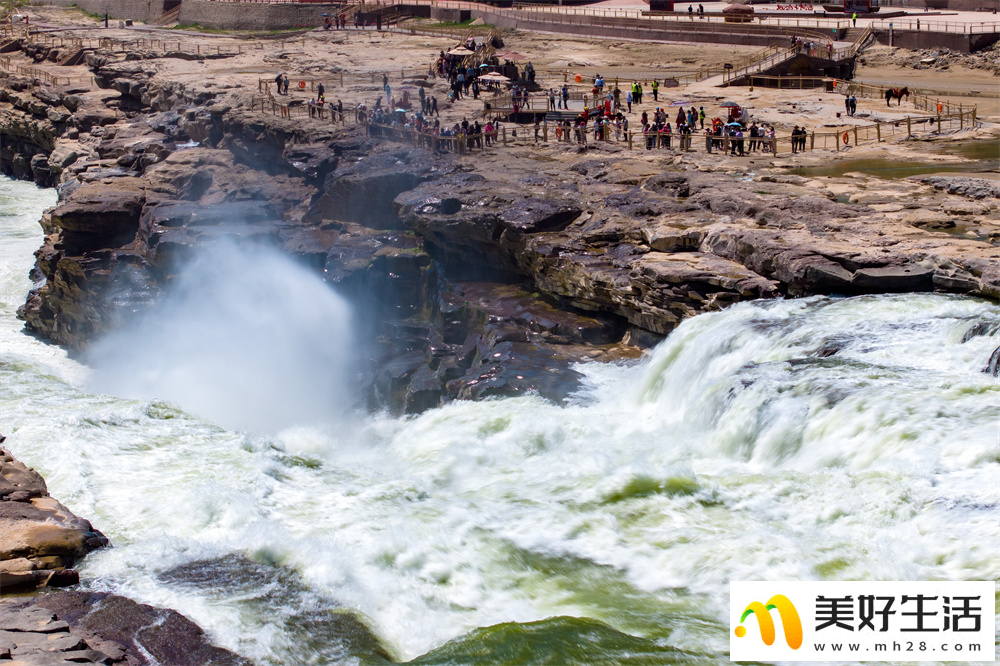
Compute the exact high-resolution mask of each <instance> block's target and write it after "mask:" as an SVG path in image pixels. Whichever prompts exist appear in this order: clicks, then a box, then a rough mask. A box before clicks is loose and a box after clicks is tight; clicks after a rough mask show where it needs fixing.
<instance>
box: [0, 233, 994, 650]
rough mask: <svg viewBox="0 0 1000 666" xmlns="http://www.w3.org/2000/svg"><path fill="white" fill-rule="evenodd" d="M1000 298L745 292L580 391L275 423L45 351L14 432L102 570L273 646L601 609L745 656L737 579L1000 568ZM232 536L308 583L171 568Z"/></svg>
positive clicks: (11, 398) (4, 393) (230, 640)
mask: <svg viewBox="0 0 1000 666" xmlns="http://www.w3.org/2000/svg"><path fill="white" fill-rule="evenodd" d="M4 232H5V233H6V232H7V229H6V227H5V230H4ZM258 259H259V258H258ZM29 263H30V262H29ZM289 279H290V280H291V281H292V282H295V283H296V284H297V281H298V280H299V278H298V277H294V278H289ZM250 284H253V281H252V280H251V281H250ZM238 287H239V285H238V284H237V285H234V286H233V288H234V289H237V294H236V295H235V296H234V295H233V294H229V295H228V296H227V298H234V297H235V298H236V299H237V300H239V299H241V298H242V296H240V295H239V294H238ZM278 291H279V292H280V291H281V290H280V289H279V290H278ZM281 293H284V292H281ZM314 300H315V297H312V298H311V299H310V302H312V301H314ZM264 307H267V306H264ZM212 308H214V309H215V310H219V311H225V310H226V304H225V300H224V299H223V300H215V301H213V305H212ZM195 310H197V308H195ZM254 310H256V308H254ZM333 310H336V308H332V310H331V311H333ZM174 312H176V311H174ZM269 315H274V313H269ZM180 316H181V315H177V317H180ZM226 316H229V315H226ZM236 319H237V320H240V317H239V316H238V313H237V316H236ZM292 319H293V320H294V318H292ZM334 319H335V320H336V321H340V322H342V321H343V319H342V318H336V317H335V318H334ZM273 321H274V326H275V327H277V328H278V329H280V328H281V322H282V321H284V318H283V317H281V316H273ZM998 321H1000V307H998V306H996V305H995V304H991V303H986V302H984V301H980V300H975V299H969V298H960V297H953V296H945V295H934V294H927V295H900V296H881V297H860V298H850V299H836V298H808V299H801V300H794V301H792V300H789V301H772V302H767V303H752V304H741V305H737V306H734V307H731V308H729V309H727V310H725V311H724V312H720V313H714V314H709V315H702V316H699V317H696V318H694V319H691V320H688V321H685V322H684V323H683V324H682V325H681V326H680V327H679V328H678V329H677V330H676V331H675V332H674V333H673V334H672V335H671V336H670V337H669V338H668V339H667V340H666V341H664V342H663V343H662V344H661V345H660V346H658V347H657V348H656V349H655V350H654V351H653V352H652V353H651V354H650V355H649V357H648V358H647V359H645V360H644V361H643V362H641V363H637V364H632V365H597V364H593V365H583V366H580V369H581V371H582V372H584V373H585V374H586V376H587V387H586V389H585V390H584V391H583V392H582V394H581V396H580V397H579V398H578V399H577V400H575V401H574V402H573V404H570V405H568V406H557V405H553V404H551V403H548V402H546V401H545V400H542V399H541V398H538V397H535V396H528V397H521V398H515V399H504V400H487V401H483V402H478V403H472V402H456V403H452V404H450V405H447V406H445V407H443V408H440V409H434V410H431V411H429V412H426V413H424V414H422V415H420V416H417V417H412V418H406V419H397V418H392V417H390V416H387V415H354V416H344V415H342V413H341V416H340V417H339V418H338V419H337V420H335V421H334V423H332V424H325V425H316V424H315V423H314V424H313V425H309V422H315V420H316V419H315V418H313V417H312V416H309V415H307V416H306V417H297V418H300V419H301V421H303V423H297V424H295V425H291V426H289V427H285V428H284V429H281V430H280V431H278V432H277V433H275V434H270V435H267V434H259V433H258V434H254V433H252V432H248V431H243V432H236V431H232V430H227V429H224V428H222V427H220V426H218V425H216V424H215V423H213V422H212V421H210V420H206V419H203V418H198V417H195V416H192V413H194V412H196V411H198V410H197V409H195V407H193V406H192V407H189V408H188V410H189V411H185V410H182V409H181V408H180V407H178V406H177V404H176V403H171V402H166V401H164V400H162V397H164V396H157V397H144V398H132V399H127V398H120V397H112V396H110V395H101V394H92V393H89V392H87V391H86V390H83V389H82V388H81V384H80V383H78V382H74V381H72V380H71V379H67V378H66V377H64V376H58V375H52V374H51V373H46V372H44V371H41V370H39V368H40V367H42V366H40V365H37V364H35V362H34V361H32V362H31V363H28V364H27V365H25V366H23V367H19V368H18V369H17V370H16V371H13V372H9V373H5V377H4V380H5V382H4V384H3V387H2V389H0V398H2V404H3V406H4V413H5V415H9V416H6V417H5V421H6V423H5V424H4V427H5V428H11V431H12V433H13V434H14V435H16V436H15V437H14V438H12V441H13V442H14V443H15V444H16V446H15V452H16V453H17V454H18V455H19V456H21V457H22V458H23V459H25V460H26V461H28V462H29V463H31V464H34V465H35V466H36V467H38V468H39V469H40V471H42V472H43V473H44V474H45V476H46V478H47V479H48V481H49V484H50V487H51V488H52V491H53V493H54V494H55V495H56V496H57V497H59V498H60V499H62V500H64V501H66V502H67V503H68V504H69V505H70V506H71V507H72V508H73V509H74V510H75V511H77V512H78V513H80V514H82V515H85V516H88V517H89V518H91V519H92V520H93V522H94V523H95V524H96V525H97V526H99V527H100V528H101V529H103V530H104V531H105V532H106V533H107V534H108V535H109V536H110V537H111V539H112V541H113V542H114V543H115V548H113V549H109V550H105V551H102V552H99V553H95V554H92V555H90V556H88V558H87V559H86V560H85V562H84V565H83V573H84V575H85V576H86V577H87V578H88V579H89V580H90V581H91V583H90V584H91V585H92V586H96V587H102V588H106V589H113V590H116V591H119V592H124V593H126V594H129V595H131V596H133V597H135V598H137V599H139V600H140V601H144V602H147V603H154V604H160V605H164V606H169V607H172V608H176V609H178V610H180V611H181V612H183V613H185V614H187V615H188V616H190V617H191V618H192V619H193V620H194V621H196V622H197V623H199V624H200V625H201V626H203V627H205V628H206V629H207V630H208V631H209V632H210V633H211V635H212V636H213V638H214V639H215V640H217V641H218V642H219V643H220V644H222V645H224V646H227V647H231V648H234V649H237V650H239V651H240V652H242V653H244V654H246V655H248V656H251V657H253V658H255V659H257V660H260V661H263V662H268V663H288V662H289V659H290V658H289V657H288V656H287V655H288V654H290V652H289V650H292V649H293V646H292V645H291V643H292V642H293V641H294V640H296V639H295V637H294V636H290V635H289V629H288V627H286V626H285V625H284V624H283V623H284V622H285V621H286V620H287V619H288V618H291V617H294V616H295V613H297V612H301V611H302V610H303V609H304V608H315V607H320V608H321V607H324V606H326V607H328V606H331V605H333V604H344V605H347V606H349V607H351V608H354V609H356V610H357V611H359V612H361V613H363V614H364V616H365V617H367V618H368V620H369V621H370V623H371V624H372V625H373V628H375V629H376V631H377V632H378V633H379V635H380V636H382V637H383V638H384V639H385V640H387V641H388V642H389V643H390V645H391V646H392V647H393V648H394V649H395V650H396V651H397V652H398V653H399V655H400V656H403V657H407V658H409V657H413V656H416V655H419V654H421V653H423V652H425V651H427V650H429V649H432V648H434V647H436V646H438V645H440V644H442V643H444V642H445V641H447V640H449V639H451V638H454V637H456V636H459V635H461V634H463V633H464V632H467V631H469V630H471V629H473V628H476V627H480V626H485V625H490V624H495V623H499V622H507V621H521V622H523V621H530V620H537V619H541V618H544V617H548V616H551V615H579V616H588V617H594V618H597V619H600V620H602V621H605V622H607V623H609V624H611V625H612V626H614V627H616V628H618V629H621V630H623V631H627V632H630V633H635V634H640V635H644V636H648V637H651V638H656V639H659V640H665V641H668V642H670V643H671V644H674V645H676V646H678V647H681V648H683V649H687V650H691V651H694V652H696V653H701V654H704V655H705V660H707V661H715V662H719V663H722V662H727V661H728V656H727V645H728V638H727V627H726V626H725V618H726V616H727V612H728V611H727V602H726V599H727V597H728V582H729V581H730V580H761V579H789V578H804V579H814V578H818V579H843V580H857V579H861V580H864V579H891V580H908V579H956V580H960V579H969V580H996V579H997V578H998V577H1000V552H998V549H997V546H996V544H997V543H998V541H1000V508H998V507H1000V429H998V415H1000V383H998V381H997V379H996V378H994V377H991V376H989V375H987V374H984V373H982V372H981V369H982V367H983V366H984V365H985V363H986V360H987V359H988V358H989V355H990V353H991V352H992V350H993V349H994V348H996V347H997V346H998V345H1000V335H997V334H996V333H994V334H992V335H982V336H977V337H973V338H971V339H970V340H968V341H966V342H962V341H961V339H962V336H963V334H964V333H965V332H966V331H967V330H969V328H970V327H971V326H972V325H973V324H975V323H977V322H998ZM4 325H5V326H7V325H8V324H7V323H6V322H5V323H4ZM177 325H179V323H178V324H177ZM316 325H318V326H327V325H334V327H335V328H336V325H335V324H330V322H329V320H326V319H323V318H319V319H317V320H316ZM284 335H286V334H285V333H282V334H281V335H279V338H281V336H284ZM337 335H338V336H339V335H340V333H338V334H337ZM335 337H336V336H335ZM283 339H286V340H287V339H293V338H287V337H286V338H283ZM307 339H310V338H309V337H308V336H307ZM338 339H343V338H338ZM31 344H32V345H36V344H38V343H36V342H34V341H32V343H31ZM129 344H130V345H131V344H134V343H133V342H129ZM195 347H197V345H195ZM45 349H48V348H45ZM187 351H190V348H187V349H185V352H187ZM202 351H204V353H205V354H206V355H207V356H211V355H214V354H216V353H217V351H216V350H214V349H211V348H209V349H208V350H197V349H195V352H197V353H201V352H202ZM3 354H4V357H3V358H4V361H5V362H6V361H7V358H8V356H7V352H6V350H4V351H3ZM259 354H261V355H264V354H265V352H264V351H261V352H259ZM29 355H30V354H29ZM209 360H211V359H207V360H206V362H208V361H209ZM342 361H343V359H342V358H341V357H338V356H337V354H330V355H329V356H328V357H323V358H322V360H316V361H315V362H313V363H312V364H311V366H310V364H306V365H307V366H310V367H302V366H298V367H297V368H296V370H295V372H297V373H303V374H304V375H310V374H313V373H327V372H329V373H333V374H336V373H337V372H341V371H342V370H343V368H342V366H341V367H339V368H338V367H336V364H338V363H342ZM260 362H261V363H262V364H265V363H266V362H267V360H266V359H262V360H261V361H260ZM133 363H136V364H137V366H136V367H137V369H142V365H141V363H139V362H138V361H133ZM324 363H330V364H331V365H330V366H327V365H324ZM306 379H307V377H306ZM295 380H296V378H295V373H291V374H290V375H288V376H280V375H279V376H276V377H274V378H273V379H272V381H273V382H275V383H277V384H278V386H277V387H276V388H277V389H279V390H284V389H287V390H291V387H287V386H286V385H285V382H289V381H295ZM229 395H230V396H232V395H236V396H240V395H241V394H239V393H235V394H233V393H230V394H229ZM166 397H168V398H170V397H171V396H166ZM172 399H173V400H175V401H177V402H180V400H179V399H178V398H177V397H173V398H172ZM240 399H242V398H240ZM199 400H208V398H199ZM315 409H318V411H319V412H320V413H321V414H323V413H327V410H325V409H323V408H322V407H319V408H315ZM334 411H337V410H335V409H334ZM201 413H203V414H208V412H207V411H202V412H201ZM286 423H287V421H286ZM234 552H235V553H242V554H245V555H247V556H249V557H250V558H251V559H253V560H255V561H257V562H262V563H268V564H274V565H276V566H278V567H279V568H281V569H283V570H286V571H292V572H295V574H296V575H297V579H298V580H299V581H301V586H302V588H303V589H304V592H296V593H294V594H293V593H292V592H291V591H289V593H288V594H287V599H285V600H284V601H283V602H282V603H283V604H284V605H279V606H277V607H274V606H269V607H268V608H267V612H263V611H261V610H260V609H259V608H258V607H256V606H253V605H252V604H250V603H249V601H248V596H247V593H245V592H239V593H238V594H237V593H227V591H226V589H225V587H226V586H225V584H220V585H219V586H218V587H217V588H214V589H204V588H198V587H192V586H185V585H177V584H173V583H170V582H168V581H167V580H165V579H164V578H163V576H162V575H161V574H162V573H163V572H164V571H167V570H169V569H170V568H171V567H174V566H177V565H183V564H186V563H190V562H196V561H199V560H205V559H211V558H218V557H226V556H228V555H230V554H232V553H234ZM241 595H242V596H241Z"/></svg>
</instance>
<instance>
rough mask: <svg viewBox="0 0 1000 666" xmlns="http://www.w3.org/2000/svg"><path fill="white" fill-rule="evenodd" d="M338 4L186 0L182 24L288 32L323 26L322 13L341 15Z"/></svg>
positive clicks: (181, 12) (181, 14)
mask: <svg viewBox="0 0 1000 666" xmlns="http://www.w3.org/2000/svg"><path fill="white" fill-rule="evenodd" d="M342 7H343V5H341V4H336V3H329V4H326V3H323V4H320V3H302V4H298V3H295V4H292V3H288V4H255V5H247V4H245V3H236V2H212V1H211V0H184V1H183V2H182V3H181V11H180V16H179V18H178V22H179V23H180V24H181V25H187V24H197V25H201V26H204V27H206V28H224V29H231V30H284V29H287V28H298V27H304V26H317V25H320V24H322V23H323V17H322V16H320V14H323V13H327V14H329V13H334V12H339V11H340V10H341V8H342Z"/></svg>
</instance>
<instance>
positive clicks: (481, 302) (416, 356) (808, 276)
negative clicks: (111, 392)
mask: <svg viewBox="0 0 1000 666" xmlns="http://www.w3.org/2000/svg"><path fill="white" fill-rule="evenodd" d="M153 56H155V54H153ZM88 58H89V60H88V62H91V64H92V68H93V71H94V76H95V81H96V83H97V84H98V85H99V86H100V88H99V89H98V90H81V89H75V88H68V89H55V88H50V87H47V86H42V85H39V83H38V82H37V81H35V82H32V81H29V80H26V79H22V78H18V77H14V76H6V79H3V76H2V75H0V80H4V81H5V83H6V87H5V88H4V89H3V91H2V92H0V118H2V122H3V123H4V127H5V130H4V134H5V141H4V145H3V147H2V149H0V167H2V168H3V170H4V171H5V172H7V173H10V174H12V175H15V176H17V177H20V178H31V179H33V180H35V181H36V182H39V183H40V184H44V185H55V186H58V187H59V193H60V199H59V204H58V205H57V206H56V207H55V208H54V209H52V210H51V211H49V212H48V213H46V215H45V216H44V218H43V220H42V226H43V228H44V230H45V233H46V239H45V243H44V245H43V246H42V247H41V248H40V249H39V251H38V253H37V256H38V275H37V276H36V277H38V278H39V285H38V287H37V288H36V289H35V290H34V291H33V292H32V293H31V295H30V297H29V299H28V302H27V303H26V304H25V306H24V307H23V308H22V309H21V310H20V312H19V314H20V316H21V317H22V318H23V319H24V320H25V321H26V323H27V326H28V328H29V329H31V330H33V331H35V332H37V333H39V334H41V335H43V336H45V337H47V338H48V339H51V340H53V341H55V342H58V343H60V344H64V345H68V346H71V347H76V348H82V347H84V346H86V345H87V343H88V342H89V341H90V340H92V339H93V338H94V337H95V336H97V335H100V334H101V333H102V332H103V331H105V330H108V329H109V328H111V327H113V326H115V325H116V324H117V323H118V322H120V321H122V320H124V319H127V318H128V317H130V316H132V315H133V314H134V313H135V312H137V311H139V310H141V309H142V308H143V307H145V306H147V305H148V304H149V303H151V302H153V301H154V300H155V299H156V298H157V294H158V293H159V292H160V290H162V289H163V288H164V287H165V285H167V284H168V283H169V281H170V279H171V276H172V275H173V274H174V273H175V272H176V270H178V266H179V265H180V264H181V263H182V262H183V261H184V260H185V258H186V257H188V256H189V255H190V253H191V252H192V251H193V250H194V249H195V248H197V247H198V246H200V245H202V244H204V243H207V242H211V241H212V240H213V239H217V238H219V237H220V236H227V237H232V238H236V239H238V240H239V241H240V242H266V243H271V244H275V245H277V246H280V247H282V248H284V249H285V250H286V251H287V252H288V253H290V254H292V255H294V256H296V257H299V258H300V259H301V260H302V261H303V262H305V263H307V264H308V265H310V266H312V267H314V268H315V269H316V270H317V271H320V272H321V273H322V274H323V275H324V276H325V278H326V279H327V280H329V281H330V282H331V283H332V284H333V285H335V287H336V288H337V289H338V290H339V291H341V292H342V293H343V294H345V295H347V296H348V297H350V298H352V299H354V300H355V301H357V302H359V303H365V304H368V305H369V306H370V307H366V308H365V310H364V311H365V313H366V316H365V319H364V320H363V321H362V322H361V324H360V325H361V326H362V327H364V328H365V329H366V330H367V331H368V332H369V333H370V335H369V336H366V337H367V338H368V339H370V340H371V341H372V342H371V343H370V344H369V345H367V346H366V348H365V349H363V350H362V355H363V356H365V357H366V359H367V364H366V372H365V373H364V374H365V376H366V377H367V386H368V390H367V395H368V396H369V398H370V400H372V401H374V402H377V403H381V404H388V405H391V406H392V407H393V408H395V409H398V410H405V411H409V412H416V411H420V410H423V409H426V408H428V407H431V406H434V405H437V404H440V403H441V402H442V401H448V400H451V399H466V398H479V397H485V396H488V395H515V394H518V393H521V392H525V391H531V390H534V391H538V392H540V393H542V394H543V395H546V396H549V397H551V398H553V399H561V398H563V397H565V396H566V395H567V394H568V393H570V392H572V391H573V390H574V388H575V387H576V378H577V377H576V375H575V373H574V372H573V371H572V364H573V363H575V362H577V361H580V360H584V359H615V358H622V357H629V356H634V355H635V354H636V352H637V350H638V348H641V347H642V346H644V345H648V344H651V343H652V342H654V341H655V340H656V339H657V338H658V336H662V335H664V334H666V333H668V332H670V330H672V329H673V328H674V327H675V326H676V325H677V323H678V322H679V321H680V320H682V319H684V318H685V317H689V316H692V315H695V314H698V313H700V312H706V311H712V310H717V309H719V308H722V307H725V306H727V305H729V304H732V303H735V302H737V301H740V300H746V299H757V298H769V297H775V296H781V295H791V296H799V295H806V294H816V293H822V294H858V293H883V292H898V291H930V290H940V291H949V292H955V293H964V294H970V295H977V296H985V297H989V298H998V297H1000V268H998V267H1000V249H998V248H997V247H996V245H995V241H996V238H997V237H998V236H1000V229H998V228H997V225H996V224H995V222H993V221H992V220H993V217H995V212H996V210H997V208H998V200H997V196H996V194H997V193H996V191H995V186H993V185H991V184H989V183H987V184H985V185H984V184H983V181H975V180H972V179H961V178H949V177H940V178H937V179H931V180H928V179H925V180H922V181H921V180H912V179H911V180H907V181H899V182H897V183H894V184H892V185H887V184H886V183H885V181H878V179H873V178H867V177H864V176H861V175H856V176H854V177H853V178H854V180H853V181H852V183H851V187H850V189H851V191H853V192H854V195H852V196H851V197H850V201H845V197H843V196H838V195H837V193H836V192H835V189H836V188H834V187H832V186H828V185H826V184H824V183H823V182H821V181H817V180H807V179H805V178H800V177H796V176H785V175H781V173H780V171H777V170H775V169H773V168H772V166H774V165H772V163H771V162H769V161H768V160H767V159H766V158H764V157H762V158H761V159H759V160H756V166H755V167H754V170H753V171H750V172H748V171H746V170H745V169H744V170H741V171H738V172H735V173H725V172H719V171H717V170H712V169H711V167H710V166H709V165H708V164H707V162H705V161H704V158H705V157H706V156H704V155H701V154H680V155H666V156H657V157H650V156H646V155H643V154H642V152H641V151H640V152H639V153H638V154H636V153H628V154H626V153H623V152H622V151H621V149H620V148H619V147H617V146H614V145H610V144H592V145H591V146H589V147H588V148H586V149H583V148H577V147H575V146H569V145H567V144H555V145H550V146H548V147H546V148H545V150H544V151H540V150H538V149H536V148H534V147H528V146H521V147H511V148H509V149H504V150H501V149H496V150H494V151H493V152H491V153H489V154H488V157H486V156H485V155H484V154H479V153H474V154H471V155H465V156H454V155H439V154H434V153H431V152H428V151H426V150H423V149H419V148H413V147H409V146H402V145H399V144H393V143H381V142H379V141H376V140H374V139H372V138H370V137H368V136H366V133H365V131H364V128H363V127H360V126H357V125H352V124H348V125H337V126H333V125H326V124H323V123H317V122H312V121H309V120H306V119H300V120H288V119H282V118H279V117H274V116H269V115H264V114H261V113H253V112H248V111H247V110H246V109H245V108H244V107H242V106H241V105H240V104H239V99H238V97H237V96H233V95H228V94H224V93H223V92H219V91H207V90H202V91H198V90H190V89H184V88H183V87H181V86H176V85H173V84H171V83H170V82H169V81H163V80H161V79H159V78H157V77H156V76H154V72H153V70H151V69H150V68H149V65H148V63H147V61H145V60H138V61H135V60H130V61H128V62H118V63H115V62H109V59H108V58H106V57H102V56H100V54H93V55H92V56H88ZM8 136H9V137H10V138H7V137H8ZM957 224H961V225H962V227H963V229H972V230H974V231H976V233H977V234H978V235H976V234H971V235H970V234H965V235H964V236H963V235H957V234H944V233H941V231H940V230H941V229H942V228H947V227H948V226H949V225H951V226H952V227H955V226H956V225H957ZM372 304H374V306H373V307H371V305H372Z"/></svg>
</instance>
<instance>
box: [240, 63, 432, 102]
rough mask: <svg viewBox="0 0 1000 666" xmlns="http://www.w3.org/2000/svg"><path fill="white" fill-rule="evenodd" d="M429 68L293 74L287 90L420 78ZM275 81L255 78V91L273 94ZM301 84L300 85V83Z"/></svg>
mask: <svg viewBox="0 0 1000 666" xmlns="http://www.w3.org/2000/svg"><path fill="white" fill-rule="evenodd" d="M428 70H429V68H426V67H404V68H402V69H395V70H390V71H385V72H347V73H344V72H337V73H336V74H331V75H330V76H328V77H324V78H321V79H320V78H311V77H304V76H293V75H292V74H289V75H288V81H289V90H299V91H305V90H307V89H308V90H309V92H315V90H316V87H317V86H319V85H320V84H323V87H324V88H327V89H331V90H332V89H333V88H334V87H340V88H343V87H345V86H349V85H353V84H366V83H367V84H371V85H375V84H379V85H381V83H382V77H383V76H385V77H388V79H389V81H390V82H398V81H405V80H407V79H412V78H420V77H423V76H429V71H428ZM274 84H275V81H274V77H271V78H258V79H257V91H258V92H260V93H263V94H265V95H274V94H276V93H277V91H276V90H272V88H273V87H274ZM300 84H301V85H300Z"/></svg>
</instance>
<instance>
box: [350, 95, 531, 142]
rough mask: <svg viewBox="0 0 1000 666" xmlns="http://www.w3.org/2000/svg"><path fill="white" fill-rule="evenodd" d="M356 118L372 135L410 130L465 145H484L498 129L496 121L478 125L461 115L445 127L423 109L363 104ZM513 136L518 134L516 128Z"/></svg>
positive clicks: (494, 138)
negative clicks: (393, 109)
mask: <svg viewBox="0 0 1000 666" xmlns="http://www.w3.org/2000/svg"><path fill="white" fill-rule="evenodd" d="M358 122H360V123H364V124H365V125H367V128H368V134H369V135H371V136H381V135H384V134H385V132H386V130H387V129H401V130H411V131H413V132H416V133H418V134H420V135H423V136H424V137H444V138H454V139H457V140H458V141H459V142H461V143H462V144H463V146H465V147H468V148H473V147H476V148H483V147H484V146H486V147H488V146H490V145H492V144H494V143H496V141H497V135H498V133H499V131H500V123H499V122H498V121H492V120H488V121H486V123H485V125H481V124H480V123H479V121H478V120H476V121H473V122H471V123H470V122H469V121H468V119H466V118H463V119H462V122H460V123H455V124H454V125H452V126H451V127H446V126H442V125H441V120H440V118H434V119H433V120H432V119H431V118H430V117H429V116H425V115H424V114H423V113H412V114H406V113H404V112H402V111H398V110H397V111H390V110H386V109H382V108H376V109H373V110H372V111H370V112H369V111H368V110H367V109H366V108H365V106H364V105H363V104H362V105H360V106H359V107H358ZM514 136H517V134H516V132H515V134H514Z"/></svg>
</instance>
